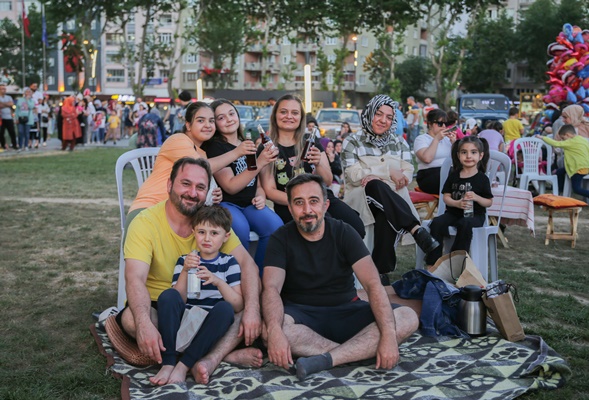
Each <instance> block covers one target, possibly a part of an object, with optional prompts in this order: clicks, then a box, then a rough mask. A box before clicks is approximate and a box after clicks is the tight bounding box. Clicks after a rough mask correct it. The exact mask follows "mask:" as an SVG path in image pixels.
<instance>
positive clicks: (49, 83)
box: [47, 75, 55, 85]
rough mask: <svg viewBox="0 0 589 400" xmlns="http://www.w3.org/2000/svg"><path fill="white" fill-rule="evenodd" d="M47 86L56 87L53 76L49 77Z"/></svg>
mask: <svg viewBox="0 0 589 400" xmlns="http://www.w3.org/2000/svg"><path fill="white" fill-rule="evenodd" d="M47 84H48V85H55V78H54V77H53V75H49V76H48V77H47Z"/></svg>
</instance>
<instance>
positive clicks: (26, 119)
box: [18, 115, 29, 124]
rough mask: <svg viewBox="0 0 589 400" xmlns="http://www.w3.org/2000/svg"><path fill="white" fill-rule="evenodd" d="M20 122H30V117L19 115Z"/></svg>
mask: <svg viewBox="0 0 589 400" xmlns="http://www.w3.org/2000/svg"><path fill="white" fill-rule="evenodd" d="M18 123H19V124H28V123H29V117H27V116H26V115H25V116H24V117H18Z"/></svg>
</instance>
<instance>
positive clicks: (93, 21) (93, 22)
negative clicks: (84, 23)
mask: <svg viewBox="0 0 589 400" xmlns="http://www.w3.org/2000/svg"><path fill="white" fill-rule="evenodd" d="M90 29H92V30H95V29H96V20H95V19H93V20H92V22H91V23H90Z"/></svg>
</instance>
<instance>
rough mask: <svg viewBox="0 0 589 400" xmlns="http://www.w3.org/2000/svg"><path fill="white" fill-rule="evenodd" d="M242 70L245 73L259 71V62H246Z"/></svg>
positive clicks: (260, 67)
mask: <svg viewBox="0 0 589 400" xmlns="http://www.w3.org/2000/svg"><path fill="white" fill-rule="evenodd" d="M243 69H244V70H246V71H261V70H262V66H261V65H260V63H259V62H246V63H244V65H243Z"/></svg>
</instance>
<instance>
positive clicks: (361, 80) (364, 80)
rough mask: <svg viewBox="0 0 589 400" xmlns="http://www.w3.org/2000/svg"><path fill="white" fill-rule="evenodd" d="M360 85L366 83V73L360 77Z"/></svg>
mask: <svg viewBox="0 0 589 400" xmlns="http://www.w3.org/2000/svg"><path fill="white" fill-rule="evenodd" d="M358 85H366V75H360V78H359V79H358Z"/></svg>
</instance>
